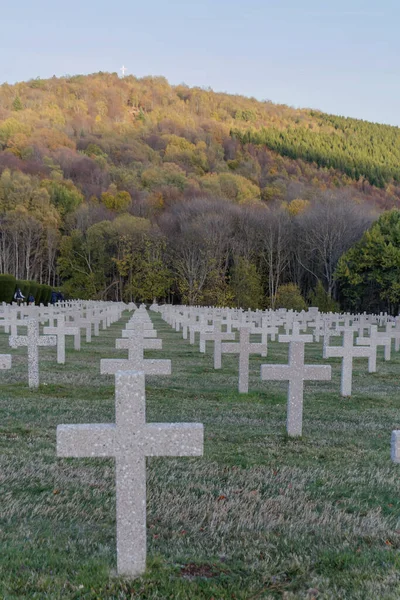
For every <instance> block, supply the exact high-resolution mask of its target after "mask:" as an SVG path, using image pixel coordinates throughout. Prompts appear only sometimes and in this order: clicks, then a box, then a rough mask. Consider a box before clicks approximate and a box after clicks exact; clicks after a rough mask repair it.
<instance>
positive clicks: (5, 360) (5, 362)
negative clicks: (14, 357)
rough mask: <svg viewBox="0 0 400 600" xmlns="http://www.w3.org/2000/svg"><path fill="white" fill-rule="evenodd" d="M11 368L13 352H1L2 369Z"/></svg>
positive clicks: (0, 368)
mask: <svg viewBox="0 0 400 600" xmlns="http://www.w3.org/2000/svg"><path fill="white" fill-rule="evenodd" d="M4 369H11V354H0V370H4Z"/></svg>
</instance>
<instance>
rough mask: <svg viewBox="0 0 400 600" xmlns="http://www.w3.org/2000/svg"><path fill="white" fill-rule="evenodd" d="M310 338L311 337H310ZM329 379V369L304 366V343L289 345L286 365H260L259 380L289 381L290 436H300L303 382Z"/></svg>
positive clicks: (288, 426)
mask: <svg viewBox="0 0 400 600" xmlns="http://www.w3.org/2000/svg"><path fill="white" fill-rule="evenodd" d="M311 337H312V336H311ZM330 378H331V367H330V366H327V365H323V366H318V365H305V364H304V342H301V341H295V342H290V344H289V364H288V365H262V366H261V379H263V380H264V381H265V380H268V379H269V380H273V381H289V389H288V407H287V432H288V435H290V436H297V435H301V434H302V428H303V392H304V381H306V380H307V381H326V380H328V379H330Z"/></svg>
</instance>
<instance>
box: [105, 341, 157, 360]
mask: <svg viewBox="0 0 400 600" xmlns="http://www.w3.org/2000/svg"><path fill="white" fill-rule="evenodd" d="M136 346H137V338H135V336H133V335H131V336H130V337H129V338H122V339H117V340H115V347H116V348H117V349H118V350H128V360H133V361H134V360H136V357H137V349H136ZM143 349H144V350H162V340H160V339H159V338H156V339H151V338H144V339H143Z"/></svg>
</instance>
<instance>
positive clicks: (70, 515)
mask: <svg viewBox="0 0 400 600" xmlns="http://www.w3.org/2000/svg"><path fill="white" fill-rule="evenodd" d="M154 320H155V321H156V325H157V329H158V331H159V332H160V334H161V337H162V338H163V339H164V350H163V351H162V352H149V356H154V357H159V358H171V359H172V365H173V374H172V376H170V377H162V378H156V377H149V378H148V381H147V417H148V420H149V421H168V422H173V421H178V422H179V421H200V422H203V423H204V424H205V455H204V457H203V458H196V459H189V458H187V459H185V458H184V459H162V458H157V459H150V460H148V523H147V524H148V544H149V548H148V570H147V573H146V575H145V576H144V577H143V578H141V579H139V580H136V581H133V582H130V581H123V580H120V579H118V578H115V577H113V573H114V572H115V566H116V556H115V509H114V501H115V490H114V466H113V462H112V461H111V460H98V459H97V460H89V459H88V460H58V459H57V458H56V456H55V432H56V426H57V424H59V423H74V422H75V423H84V422H111V421H113V420H114V401H113V378H112V377H110V376H101V375H100V374H99V361H100V358H103V357H113V356H115V357H117V356H123V355H124V353H123V352H117V351H116V350H114V349H113V348H114V340H115V338H116V337H117V336H118V334H119V332H120V330H121V327H122V322H120V323H118V324H115V325H114V326H113V327H112V328H111V329H110V330H109V331H107V332H101V333H102V335H101V337H100V338H93V342H92V344H88V345H86V344H85V343H82V351H81V352H80V353H76V352H74V351H73V349H72V340H71V341H69V347H68V351H67V364H66V365H65V366H59V365H57V364H56V362H55V349H42V350H41V382H42V385H41V387H40V388H39V390H37V391H35V392H31V391H29V390H28V388H27V385H26V370H25V364H24V363H25V359H24V350H23V349H20V350H17V351H13V357H14V365H15V366H16V368H15V369H13V370H12V371H9V372H7V371H3V372H1V373H0V378H1V383H2V387H1V393H0V539H1V553H0V598H1V599H3V600H14V599H16V598H39V599H42V598H52V599H58V598H60V599H61V598H62V599H64V598H66V599H78V598H79V599H83V598H85V599H86V598H87V599H93V600H94V599H103V598H107V599H123V598H124V599H125V598H135V599H136V598H143V599H164V598H173V599H175V598H176V599H197V598H198V599H200V598H202V599H210V600H211V599H212V598H214V600H217V599H218V600H219V599H222V598H224V599H225V598H226V599H228V598H229V599H231V598H235V599H249V600H250V599H261V598H262V599H264V598H271V599H272V598H285V599H287V600H289V599H292V598H296V599H297V598H298V599H302V598H304V599H311V598H318V599H331V598H332V599H340V598H343V599H348V598H351V599H353V598H354V599H360V600H361V599H366V598H368V599H369V598H371V599H372V598H374V599H375V598H382V599H388V600H390V599H393V600H394V599H398V598H399V597H400V568H399V567H400V557H399V548H400V477H399V475H400V473H399V467H398V466H396V465H394V464H392V463H391V462H390V433H391V430H392V429H393V428H395V427H400V413H399V410H398V392H397V390H398V372H399V364H400V356H398V355H396V354H395V353H394V354H393V360H392V361H391V362H390V363H384V362H383V360H382V356H380V360H379V362H378V373H377V374H374V375H369V374H368V373H367V369H366V361H362V360H360V361H357V363H356V369H355V377H354V381H353V390H354V396H353V397H352V398H351V399H350V400H349V399H348V400H343V399H341V398H340V395H339V379H340V363H339V361H338V360H332V361H330V363H331V364H332V365H333V381H332V382H324V383H309V384H307V386H306V395H305V407H304V436H303V438H301V439H297V440H294V439H288V438H287V437H286V435H285V418H286V386H285V384H281V383H278V382H261V381H260V379H259V371H260V365H261V364H262V363H263V362H265V361H268V362H282V361H285V362H286V357H287V347H286V346H285V345H278V344H272V345H271V346H270V352H269V356H268V358H267V359H262V358H260V357H252V360H251V363H252V368H251V378H250V394H249V395H239V394H238V393H237V391H236V390H237V357H234V356H224V357H223V369H222V370H221V372H215V371H214V370H213V368H212V354H211V346H210V347H209V348H208V352H207V354H206V355H201V354H199V352H198V350H197V346H196V347H192V346H190V345H189V343H188V342H185V341H183V340H182V338H181V337H180V335H179V334H177V333H175V332H174V331H172V330H171V329H170V328H169V327H168V326H167V325H165V324H163V323H162V322H161V320H160V319H159V317H158V316H154ZM0 352H7V346H6V336H4V335H3V334H0ZM321 355H322V352H321V346H320V345H318V344H312V345H311V347H308V348H307V354H306V356H307V360H308V362H319V363H321V364H322V363H323V362H324V361H322V359H321V358H320V357H321ZM325 362H327V361H325Z"/></svg>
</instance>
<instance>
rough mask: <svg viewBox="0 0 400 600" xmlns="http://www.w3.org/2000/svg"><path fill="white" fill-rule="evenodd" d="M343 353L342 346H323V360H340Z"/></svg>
mask: <svg viewBox="0 0 400 600" xmlns="http://www.w3.org/2000/svg"><path fill="white" fill-rule="evenodd" d="M344 352H345V349H344V348H343V346H325V348H324V358H342V357H343V355H344Z"/></svg>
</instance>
